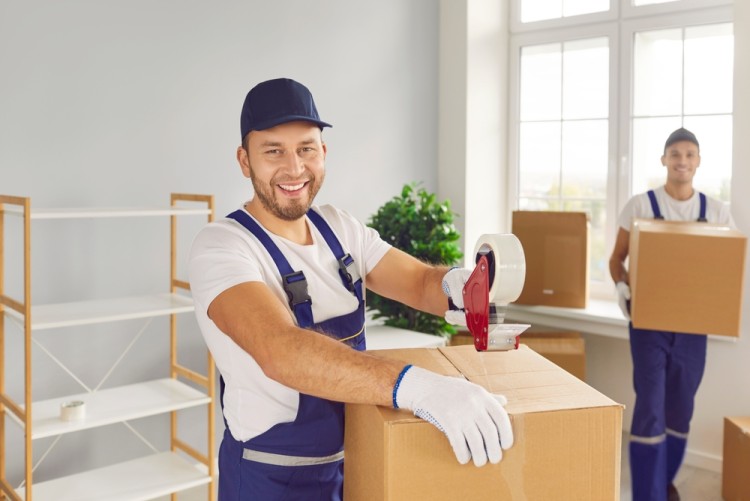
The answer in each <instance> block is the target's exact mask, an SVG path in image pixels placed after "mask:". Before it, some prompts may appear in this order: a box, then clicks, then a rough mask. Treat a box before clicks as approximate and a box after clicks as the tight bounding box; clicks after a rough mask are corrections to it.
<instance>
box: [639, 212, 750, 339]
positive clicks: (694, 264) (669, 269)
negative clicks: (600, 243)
mask: <svg viewBox="0 0 750 501" xmlns="http://www.w3.org/2000/svg"><path fill="white" fill-rule="evenodd" d="M746 244H747V238H746V237H745V236H744V235H743V234H742V233H741V232H739V231H737V230H733V229H731V228H729V227H727V226H719V225H713V224H708V223H698V222H674V221H655V220H652V219H648V220H645V219H643V220H636V221H634V222H633V226H632V228H631V231H630V258H629V266H628V268H629V276H630V288H631V292H632V297H631V302H630V316H631V319H632V321H633V326H634V327H637V328H639V329H651V330H661V331H671V332H684V333H690V334H718V335H722V336H734V337H737V336H739V334H740V313H741V310H742V278H743V276H744V274H745V247H746Z"/></svg>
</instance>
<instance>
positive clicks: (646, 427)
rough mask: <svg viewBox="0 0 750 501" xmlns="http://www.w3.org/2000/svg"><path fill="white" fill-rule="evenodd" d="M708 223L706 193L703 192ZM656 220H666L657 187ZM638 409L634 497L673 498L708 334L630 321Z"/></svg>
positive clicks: (702, 217) (645, 500)
mask: <svg viewBox="0 0 750 501" xmlns="http://www.w3.org/2000/svg"><path fill="white" fill-rule="evenodd" d="M699 195H700V217H699V218H698V221H703V222H705V221H706V197H705V195H704V194H703V193H700V194H699ZM648 196H649V199H650V201H651V208H652V210H653V212H654V218H655V219H664V217H663V216H662V214H661V211H660V210H659V205H658V203H657V202H656V196H655V194H654V192H653V191H649V192H648ZM629 327H630V351H631V354H632V357H633V386H634V388H635V394H636V399H635V407H634V409H633V424H632V426H631V428H630V434H631V436H630V472H631V476H632V486H633V501H662V500H666V499H667V486H668V485H669V484H671V483H672V482H673V481H674V478H675V476H676V475H677V471H678V470H679V468H680V465H681V464H682V459H683V457H684V456H685V447H686V445H687V437H688V432H689V431H690V419H691V418H692V416H693V404H694V399H695V394H696V392H697V391H698V386H699V385H700V382H701V379H702V377H703V369H704V367H705V364H706V340H707V338H706V336H701V335H695V334H681V333H677V332H664V331H652V330H645V329H636V328H634V327H633V323H632V322H631V323H630V326H629Z"/></svg>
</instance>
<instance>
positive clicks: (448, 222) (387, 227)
mask: <svg viewBox="0 0 750 501" xmlns="http://www.w3.org/2000/svg"><path fill="white" fill-rule="evenodd" d="M454 216H455V214H454V213H453V211H452V210H451V207H450V202H449V201H447V200H446V201H444V202H442V203H440V202H438V201H437V200H436V197H435V195H434V194H432V193H429V192H427V191H426V190H424V189H423V188H418V187H417V184H416V183H411V184H406V185H404V187H403V189H402V190H401V195H400V196H395V197H393V198H392V199H391V200H389V201H388V202H386V203H385V204H384V205H383V206H382V207H380V208H379V209H378V211H377V212H376V213H375V214H373V215H372V217H371V218H370V220H369V221H368V223H367V224H368V226H370V227H372V228H374V229H375V230H377V231H378V233H380V236H381V238H383V240H385V241H386V242H388V243H389V244H391V245H393V246H394V247H396V248H397V249H400V250H402V251H404V252H406V253H407V254H410V255H412V256H414V257H416V258H417V259H419V260H421V261H424V262H427V263H430V264H444V265H449V266H451V265H455V264H456V263H457V262H458V260H459V259H461V258H462V257H463V254H462V253H461V250H460V248H459V246H458V244H457V241H458V239H459V238H460V235H459V234H458V232H457V231H456V228H455V226H454V225H453V218H454ZM367 307H368V309H370V310H372V311H373V318H376V319H378V318H383V319H385V325H390V326H393V327H400V328H402V329H410V330H414V331H418V332H425V333H428V334H437V335H443V336H446V335H452V334H455V333H456V330H455V329H454V328H453V326H451V325H450V324H448V323H447V322H446V321H445V320H444V319H443V318H442V317H436V316H435V315H430V314H428V313H424V312H421V311H417V310H415V309H413V308H409V307H408V306H406V305H403V304H401V303H398V302H396V301H392V300H390V299H386V298H384V297H381V296H379V295H377V294H375V293H374V292H371V291H369V290H368V291H367ZM446 307H447V301H446Z"/></svg>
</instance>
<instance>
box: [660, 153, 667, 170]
mask: <svg viewBox="0 0 750 501" xmlns="http://www.w3.org/2000/svg"><path fill="white" fill-rule="evenodd" d="M661 164H662V165H663V166H664V167H666V166H667V155H666V154H664V155H662V156H661Z"/></svg>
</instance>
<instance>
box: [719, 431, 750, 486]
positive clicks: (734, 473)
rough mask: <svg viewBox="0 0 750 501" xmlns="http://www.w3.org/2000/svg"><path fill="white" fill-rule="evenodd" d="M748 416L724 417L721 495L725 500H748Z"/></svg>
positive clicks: (749, 447)
mask: <svg viewBox="0 0 750 501" xmlns="http://www.w3.org/2000/svg"><path fill="white" fill-rule="evenodd" d="M748 474H750V417H727V418H724V461H723V462H722V483H721V495H722V497H723V498H724V500H725V501H748V500H750V482H748V479H747V477H748Z"/></svg>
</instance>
